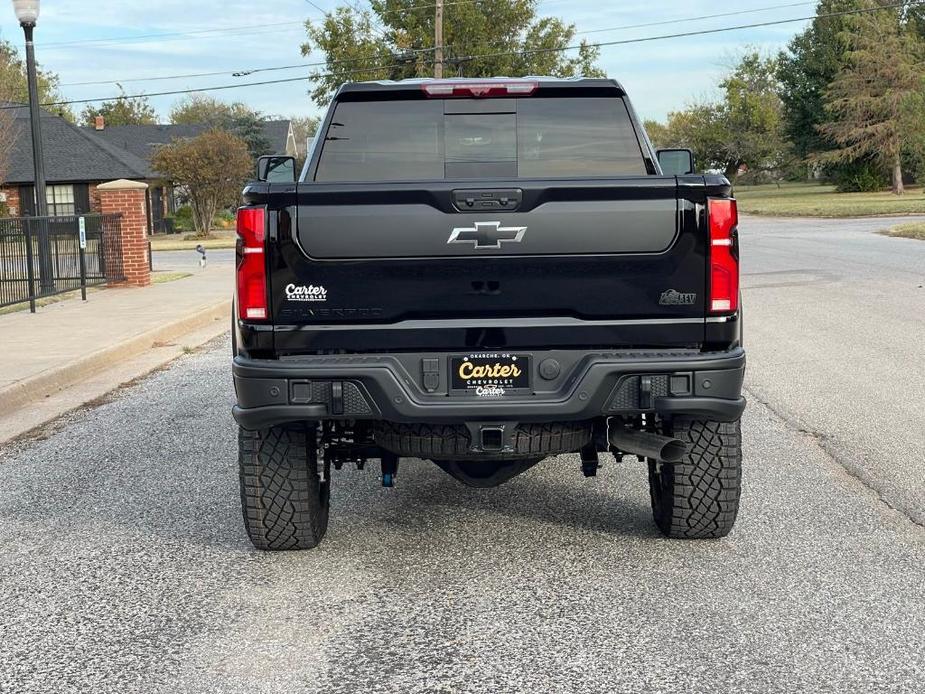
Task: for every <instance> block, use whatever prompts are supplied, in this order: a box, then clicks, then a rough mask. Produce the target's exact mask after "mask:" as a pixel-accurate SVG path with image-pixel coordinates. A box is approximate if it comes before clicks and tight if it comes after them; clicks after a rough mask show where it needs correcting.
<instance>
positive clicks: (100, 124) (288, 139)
mask: <svg viewBox="0 0 925 694" xmlns="http://www.w3.org/2000/svg"><path fill="white" fill-rule="evenodd" d="M262 126H263V132H262V135H263V139H264V141H265V142H266V143H267V146H268V147H269V152H270V153H273V154H288V155H289V156H293V157H294V156H297V146H296V139H295V133H294V132H293V129H292V122H291V121H288V120H271V121H265V122H264V123H263V124H262ZM83 130H84V131H86V132H88V133H90V134H92V135H93V136H95V137H96V138H98V139H100V140H103V141H104V142H106V143H108V144H109V145H111V146H112V147H114V148H116V149H119V150H123V151H126V152H128V153H129V154H131V155H133V156H134V157H136V158H138V159H143V160H144V161H146V162H150V161H151V158H152V156H153V154H154V151H155V150H156V149H157V148H158V147H160V146H162V145H166V144H170V143H171V142H173V141H175V140H185V139H188V138H192V137H196V136H197V135H201V134H202V133H204V132H205V131H206V130H208V126H205V125H165V124H158V125H116V126H107V125H106V122H105V120H103V119H97V125H96V127H94V128H83ZM150 173H151V175H154V172H150ZM150 198H151V217H152V224H153V228H154V229H155V230H159V229H160V228H161V226H162V220H163V218H164V216H166V215H169V214H171V213H172V212H174V211H175V210H176V200H175V196H174V187H173V186H170V185H163V184H161V185H155V186H154V187H152V188H151V192H150Z"/></svg>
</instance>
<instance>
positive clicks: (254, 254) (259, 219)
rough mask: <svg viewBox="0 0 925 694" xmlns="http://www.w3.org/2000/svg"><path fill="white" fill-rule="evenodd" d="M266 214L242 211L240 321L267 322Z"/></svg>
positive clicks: (257, 210) (256, 209)
mask: <svg viewBox="0 0 925 694" xmlns="http://www.w3.org/2000/svg"><path fill="white" fill-rule="evenodd" d="M265 237H266V210H264V208H262V207H242V208H241V209H239V210H238V317H239V318H240V319H241V320H248V321H253V320H266V319H267V267H266V261H265V258H264V239H265Z"/></svg>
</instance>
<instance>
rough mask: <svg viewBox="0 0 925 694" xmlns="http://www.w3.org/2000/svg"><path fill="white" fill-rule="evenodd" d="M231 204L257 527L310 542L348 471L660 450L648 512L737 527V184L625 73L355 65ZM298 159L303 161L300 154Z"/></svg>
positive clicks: (237, 374) (696, 532)
mask: <svg viewBox="0 0 925 694" xmlns="http://www.w3.org/2000/svg"><path fill="white" fill-rule="evenodd" d="M293 167H294V163H293V162H292V161H291V160H289V159H287V158H282V157H271V158H267V159H264V160H262V161H261V166H260V167H259V168H260V172H259V175H258V179H259V180H257V181H255V182H254V183H252V184H249V185H248V186H247V188H246V190H245V191H244V203H245V204H244V206H243V207H241V208H240V210H239V212H238V221H237V225H238V226H237V230H238V236H239V240H238V251H237V292H236V296H235V309H234V339H233V341H234V364H233V372H234V385H235V391H236V394H237V404H236V406H235V407H234V417H235V420H236V421H237V423H238V425H239V427H240V437H239V446H240V479H241V501H242V505H243V510H244V520H245V524H246V527H247V531H248V534H249V536H250V538H251V540H252V541H253V543H254V544H255V545H256V546H257V547H259V548H262V549H300V548H309V547H314V546H315V545H316V544H318V542H319V541H320V540H321V539H322V537H323V535H324V533H325V531H326V529H327V522H328V507H329V498H330V486H331V478H332V471H333V470H337V469H339V468H341V467H342V466H343V465H345V464H352V465H357V466H359V467H361V468H362V467H364V466H365V465H366V464H367V462H368V461H370V460H375V461H378V465H379V466H381V481H382V484H383V485H384V486H386V487H388V486H391V485H392V484H393V483H394V480H395V477H396V474H397V472H398V464H399V461H400V459H401V458H422V459H428V460H431V461H433V462H434V463H436V464H437V465H439V466H440V467H441V468H442V469H443V470H445V471H446V472H447V473H449V474H451V475H453V476H454V477H455V478H457V479H458V480H460V481H461V482H463V483H465V484H468V485H472V486H478V487H491V486H494V485H497V484H500V483H501V482H504V481H506V480H508V479H510V478H511V477H513V476H514V475H516V474H518V473H521V472H523V471H524V470H527V469H528V468H530V467H531V466H533V465H535V464H536V463H538V462H540V461H541V460H543V459H544V458H548V457H550V456H557V455H560V454H577V455H576V456H575V457H574V458H572V457H571V456H563V457H559V458H557V459H556V460H555V461H550V462H549V463H547V464H549V465H557V466H560V467H564V466H566V465H572V464H573V461H574V464H575V467H576V468H580V470H581V471H582V472H583V473H584V475H585V476H586V477H593V476H594V475H595V473H596V471H597V468H598V464H599V458H600V454H602V453H603V454H612V455H613V456H615V458H616V460H617V461H619V460H621V459H622V457H623V456H625V455H630V456H636V457H638V459H639V460H640V461H644V462H645V463H647V466H648V474H649V484H650V489H651V501H652V509H653V515H654V518H655V523H656V525H657V526H658V528H659V529H660V530H661V531H662V532H663V533H665V534H666V535H668V536H670V537H679V538H711V537H722V536H724V535H726V534H727V533H728V532H729V531H730V529H731V528H732V525H733V522H734V520H735V517H736V513H737V510H738V503H739V494H740V482H741V459H742V456H741V432H740V427H739V419H740V416H741V414H742V411H743V409H744V407H745V400H744V399H743V397H742V392H741V391H742V379H743V375H744V370H745V353H744V351H743V348H742V312H741V307H740V299H739V288H738V283H739V258H738V255H739V247H738V238H737V221H738V218H737V214H736V203H735V200H734V199H733V198H731V197H730V185H729V182H728V181H727V180H726V179H725V178H723V177H721V176H715V175H695V174H693V172H692V169H693V163H692V160H691V158H690V156H689V153H688V152H687V151H685V150H663V151H660V152H656V151H655V150H654V149H653V147H652V145H651V143H650V142H649V139H648V137H647V135H646V133H645V131H644V130H643V128H642V125H641V123H640V121H639V119H638V118H637V117H636V115H635V113H634V111H633V108H632V107H631V105H630V102H629V100H628V99H627V97H626V94H625V93H624V91H623V89H622V88H621V86H620V85H619V84H618V83H617V82H615V81H613V80H609V79H577V78H576V79H549V78H535V79H534V78H528V79H507V78H495V79H487V80H466V79H460V80H446V81H436V80H406V81H400V82H389V81H385V82H366V83H358V84H347V85H345V86H344V87H342V88H341V89H340V91H339V92H338V93H337V96H336V97H335V99H334V102H333V104H332V105H331V108H330V110H329V111H328V113H327V116H326V118H325V120H324V122H323V124H322V125H321V129H320V131H319V136H318V137H317V138H316V140H315V144H314V145H313V147H312V151H311V152H310V155H309V158H308V161H307V163H306V165H305V167H304V169H303V171H302V173H301V176H298V177H297V176H296V175H295V172H294V168H293ZM297 178H298V180H296V179H297Z"/></svg>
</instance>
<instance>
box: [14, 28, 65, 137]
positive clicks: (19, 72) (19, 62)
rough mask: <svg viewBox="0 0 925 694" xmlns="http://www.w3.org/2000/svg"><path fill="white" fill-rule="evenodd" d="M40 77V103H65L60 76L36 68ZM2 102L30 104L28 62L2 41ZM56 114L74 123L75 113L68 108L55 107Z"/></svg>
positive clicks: (38, 67) (15, 49)
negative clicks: (27, 75)
mask: <svg viewBox="0 0 925 694" xmlns="http://www.w3.org/2000/svg"><path fill="white" fill-rule="evenodd" d="M36 75H37V77H38V92H39V103H43V104H48V103H53V102H56V101H63V100H64V98H63V97H62V96H61V93H60V92H59V91H58V90H59V86H58V85H59V79H58V75H56V74H55V73H54V72H50V71H48V70H42V68H41V67H40V66H37V67H36ZM0 101H13V102H17V103H22V104H27V103H29V85H28V81H27V77H26V61H25V60H24V59H23V58H21V57H20V55H19V51H18V50H17V48H16V47H15V46H14V45H13V44H12V43H10V42H9V41H2V40H0ZM53 110H54V112H55V113H57V114H58V115H60V116H61V117H62V118H66V119H67V120H69V121H71V122H74V113H73V112H72V111H71V110H70V109H69V108H68V107H67V106H64V105H62V106H55V107H54V109H53Z"/></svg>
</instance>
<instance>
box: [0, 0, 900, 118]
mask: <svg viewBox="0 0 925 694" xmlns="http://www.w3.org/2000/svg"><path fill="white" fill-rule="evenodd" d="M905 5H906V3H904V2H899V3H894V4H890V5H879V6H877V7H867V8H860V9H854V10H842V11H840V12H825V13H822V14H816V15H813V16H811V17H794V18H791V19H778V20H773V21H768V22H755V23H752V24H739V25H737V26H731V27H720V28H717V29H702V30H700V31H687V32H681V33H676V34H662V35H660V36H646V37H642V38H636V39H622V40H618V41H601V42H598V43H589V44H585V45H586V46H587V47H589V48H600V47H603V46H618V45H626V44H632V43H643V42H649V41H662V40H667V39H675V38H688V37H691V36H705V35H709V34H718V33H722V32H726V31H739V30H741V29H755V28H759V27H767V26H777V25H781V24H791V23H793V22H803V21H808V20H812V19H825V18H829V17H844V16H849V15H856V14H869V13H871V12H879V11H881V10H888V9H895V8H898V7H904V6H905ZM581 47H582V45H581V44H577V45H572V46H561V47H556V48H533V49H529V50H525V51H502V52H497V53H480V54H476V55H469V56H461V57H459V58H456V59H455V60H476V59H479V58H494V57H501V56H507V55H532V54H538V53H556V52H564V51H570V50H577V49H579V48H581ZM401 67H403V66H402V65H395V64H393V65H377V66H369V67H361V68H356V69H351V70H347V71H345V72H337V73H330V72H329V73H323V74H318V75H312V76H308V77H288V78H283V79H278V80H267V81H263V82H247V83H243V84H241V83H238V84H225V85H218V86H213V87H203V88H200V89H178V90H171V91H164V92H152V93H149V94H144V93H141V94H120V95H117V96H107V97H97V98H93V99H72V100H66V101H53V102H49V103H45V104H42V106H66V105H70V104H88V103H95V102H98V101H112V100H119V99H137V98H143V97H152V96H173V95H177V94H194V93H196V92H208V91H219V90H226V89H242V88H244V87H259V86H263V85H270V84H284V83H288V82H303V81H309V80H317V79H320V78H323V77H335V76H339V75H342V74H355V73H363V72H376V71H378V70H389V69H398V68H401ZM10 108H20V107H18V106H2V107H0V110H6V109H10Z"/></svg>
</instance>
